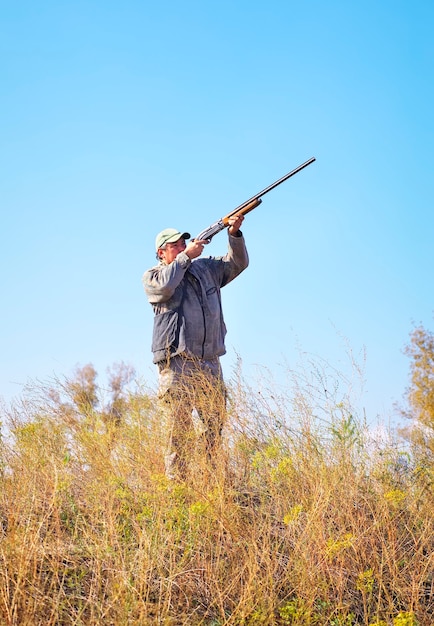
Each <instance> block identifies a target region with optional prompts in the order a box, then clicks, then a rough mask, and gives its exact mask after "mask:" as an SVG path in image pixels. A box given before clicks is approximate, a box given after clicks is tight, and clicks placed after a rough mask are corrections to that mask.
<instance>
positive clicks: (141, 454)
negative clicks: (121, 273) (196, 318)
mask: <svg viewBox="0 0 434 626" xmlns="http://www.w3.org/2000/svg"><path fill="white" fill-rule="evenodd" d="M96 381H97V373H96V372H95V370H94V369H93V367H92V366H91V365H88V366H85V367H83V368H82V369H79V370H77V372H75V373H74V375H73V376H72V377H71V378H70V379H64V380H55V381H51V382H50V383H49V384H45V385H38V386H33V387H30V388H28V389H27V390H26V391H25V393H23V396H22V398H21V399H20V400H19V401H16V402H15V403H14V404H13V405H12V406H8V407H3V411H2V422H3V433H4V438H3V441H2V445H1V453H0V463H1V465H0V469H1V474H0V481H1V495H0V522H1V525H0V624H2V625H7V626H12V625H14V626H15V625H17V626H18V625H19V626H36V625H39V624H40V625H44V626H50V625H62V626H63V625H65V626H70V625H71V626H72V625H76V626H78V625H83V626H96V625H98V626H100V625H114V626H118V625H119V626H123V625H125V626H126V625H130V624H139V625H148V624H149V625H151V624H161V625H167V626H175V625H181V624H185V625H189V626H196V625H199V624H202V625H204V626H205V625H206V626H223V625H232V624H233V625H238V626H253V625H261V624H262V625H273V624H276V625H297V626H313V625H319V626H323V625H330V626H352V625H366V626H368V625H369V626H374V625H375V626H386V625H394V626H430V625H432V624H433V623H434V600H433V585H434V583H433V569H434V567H433V566H434V558H433V547H434V532H433V531H434V527H433V526H434V525H433V485H432V476H433V464H432V458H431V457H430V456H429V454H424V453H423V446H422V443H421V439H420V437H418V438H417V440H416V441H415V443H414V445H417V448H415V447H413V441H412V440H411V438H409V437H407V439H406V440H405V439H398V440H396V438H394V437H393V436H392V435H391V434H389V435H388V436H387V437H383V438H382V439H381V441H376V440H375V439H374V438H373V437H372V436H371V434H370V432H369V429H367V428H366V425H365V424H364V422H363V421H362V420H361V419H360V418H359V417H358V416H357V415H355V414H354V411H353V410H352V407H351V405H350V400H349V398H348V397H347V394H346V393H343V394H342V396H339V394H338V392H340V390H341V389H342V383H341V382H337V383H336V384H333V380H331V379H330V376H329V374H324V373H323V372H320V371H317V372H314V374H313V376H311V377H305V378H303V377H295V378H294V379H293V381H292V384H288V388H287V389H285V390H284V391H283V392H282V391H279V392H277V391H276V390H273V389H268V390H267V389H264V388H263V386H261V387H259V385H258V386H257V387H255V388H252V387H250V386H249V385H248V384H247V383H246V382H245V381H243V379H242V376H241V375H239V376H235V377H234V379H233V380H231V381H230V382H229V396H230V397H229V412H228V421H227V424H226V427H225V432H224V445H223V448H222V451H221V454H220V455H219V457H218V458H217V459H216V464H215V467H213V468H210V467H209V466H208V465H207V463H206V462H205V461H204V459H203V458H202V455H201V454H200V453H199V452H198V449H197V448H196V446H195V445H194V442H192V473H191V479H190V480H189V481H188V482H186V483H177V482H172V481H169V480H167V478H166V477H165V474H164V463H163V456H164V437H165V430H166V429H165V416H164V413H163V411H162V408H161V407H160V406H159V403H158V401H157V398H156V395H155V393H154V392H153V391H152V390H147V389H144V388H143V387H141V386H139V385H138V384H137V382H136V383H134V375H133V373H132V372H131V371H129V370H128V368H126V367H125V366H122V365H119V366H116V367H114V368H112V370H111V372H110V373H109V377H108V384H107V385H105V386H106V387H107V388H106V389H102V388H100V387H99V386H98V384H97V382H96Z"/></svg>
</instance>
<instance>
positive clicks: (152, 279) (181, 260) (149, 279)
mask: <svg viewBox="0 0 434 626" xmlns="http://www.w3.org/2000/svg"><path fill="white" fill-rule="evenodd" d="M190 264H191V260H190V258H189V257H188V256H187V255H186V254H185V252H180V253H179V254H178V256H177V257H176V259H175V260H174V261H172V263H170V265H165V264H164V263H160V264H159V265H156V266H155V267H153V268H151V269H149V270H147V271H146V272H145V273H144V274H143V278H142V283H143V287H144V289H145V293H146V295H147V296H148V300H149V302H150V303H151V304H158V303H162V302H167V301H168V300H170V298H171V297H172V296H173V294H174V293H175V290H176V288H177V287H178V285H179V284H180V283H181V281H182V279H183V278H184V275H185V272H186V270H187V269H188V267H189V266H190Z"/></svg>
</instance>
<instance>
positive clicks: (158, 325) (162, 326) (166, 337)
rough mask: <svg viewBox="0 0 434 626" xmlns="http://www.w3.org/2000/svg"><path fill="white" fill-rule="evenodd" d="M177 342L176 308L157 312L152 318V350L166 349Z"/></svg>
mask: <svg viewBox="0 0 434 626" xmlns="http://www.w3.org/2000/svg"><path fill="white" fill-rule="evenodd" d="M177 343H178V310H177V309H175V310H172V311H165V312H164V313H159V314H158V315H156V316H155V318H154V332H153V335H152V352H159V351H161V350H164V351H168V350H170V348H171V347H173V346H176V344H177Z"/></svg>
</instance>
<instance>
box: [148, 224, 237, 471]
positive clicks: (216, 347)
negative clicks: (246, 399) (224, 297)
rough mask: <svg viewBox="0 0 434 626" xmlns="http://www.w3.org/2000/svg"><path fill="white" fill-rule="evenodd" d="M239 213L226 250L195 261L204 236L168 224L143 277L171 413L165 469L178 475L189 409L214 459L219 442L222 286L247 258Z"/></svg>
mask: <svg viewBox="0 0 434 626" xmlns="http://www.w3.org/2000/svg"><path fill="white" fill-rule="evenodd" d="M243 220H244V216H243V215H236V216H233V217H232V218H230V220H229V227H228V241H229V245H228V252H227V253H226V255H225V256H222V257H206V258H199V257H200V256H201V254H202V252H203V249H204V246H205V244H206V243H207V242H206V241H195V240H192V241H190V242H189V243H186V240H187V239H190V234H189V233H182V232H180V231H177V230H176V229H173V228H167V229H165V230H163V231H161V232H160V233H159V234H158V235H157V237H156V241H155V248H156V252H157V259H158V260H159V263H158V265H157V266H155V267H153V268H151V269H149V270H147V271H146V272H145V273H144V275H143V285H144V288H145V292H146V295H147V297H148V300H149V302H150V303H151V305H152V307H153V310H154V315H155V317H154V331H153V338H152V351H153V353H154V359H153V360H154V363H156V365H157V367H158V371H159V383H160V390H159V394H160V397H162V398H163V399H164V400H165V401H166V403H167V404H168V406H169V407H170V413H171V436H170V443H169V451H168V454H167V456H166V472H167V475H168V476H170V477H175V476H178V477H179V478H181V479H184V478H185V477H186V476H187V472H188V462H189V458H190V456H191V448H192V445H193V436H194V423H193V417H192V413H193V409H196V411H197V413H198V415H199V417H200V419H201V421H202V426H203V430H204V434H203V440H204V444H205V450H206V453H207V455H208V458H209V459H210V460H213V459H214V456H215V452H216V449H217V448H218V446H219V444H220V439H221V432H222V428H223V421H224V415H225V406H226V396H225V388H224V383H223V376H222V369H221V364H220V356H222V355H223V354H225V352H226V348H225V335H226V326H225V322H224V319H223V312H222V304H221V294H220V290H221V288H222V287H224V286H225V285H227V284H228V283H229V282H230V281H231V280H233V279H234V278H236V277H237V276H238V275H239V274H240V273H241V272H242V271H243V270H244V269H245V268H246V267H247V266H248V263H249V259H248V254H247V250H246V246H245V241H244V237H243V234H242V233H241V231H240V227H241V224H242V222H243Z"/></svg>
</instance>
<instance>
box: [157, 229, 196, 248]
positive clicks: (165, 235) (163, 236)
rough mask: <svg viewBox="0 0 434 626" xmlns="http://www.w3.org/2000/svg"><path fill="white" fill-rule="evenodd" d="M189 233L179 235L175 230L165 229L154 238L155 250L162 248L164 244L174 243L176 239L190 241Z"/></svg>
mask: <svg viewBox="0 0 434 626" xmlns="http://www.w3.org/2000/svg"><path fill="white" fill-rule="evenodd" d="M190 237H191V235H190V233H181V232H180V231H179V230H176V228H165V229H164V230H162V231H161V233H158V235H157V236H156V238H155V249H156V250H158V249H159V248H162V247H163V246H164V245H165V244H166V243H175V241H178V239H181V238H182V239H190Z"/></svg>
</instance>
